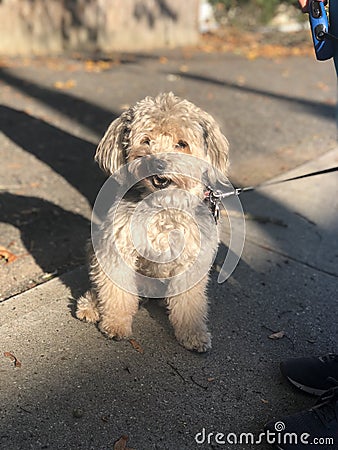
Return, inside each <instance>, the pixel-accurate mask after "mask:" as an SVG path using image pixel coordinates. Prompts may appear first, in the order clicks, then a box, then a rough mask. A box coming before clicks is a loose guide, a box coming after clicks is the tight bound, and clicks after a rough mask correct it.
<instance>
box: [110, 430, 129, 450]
mask: <svg viewBox="0 0 338 450" xmlns="http://www.w3.org/2000/svg"><path fill="white" fill-rule="evenodd" d="M128 439H129V438H128V436H126V435H125V434H124V435H123V436H121V437H120V439H119V440H118V441H116V442H115V444H114V448H113V450H133V449H132V448H129V447H127V441H128Z"/></svg>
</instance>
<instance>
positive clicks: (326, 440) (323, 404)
mask: <svg viewBox="0 0 338 450" xmlns="http://www.w3.org/2000/svg"><path fill="white" fill-rule="evenodd" d="M265 431H266V441H267V443H269V444H272V445H274V446H275V448H278V449H279V450H309V449H311V450H338V387H336V388H334V389H331V390H330V391H327V392H326V393H325V394H324V395H323V396H321V397H320V399H319V400H318V402H317V404H316V405H315V406H314V407H313V408H311V409H309V410H307V411H302V412H300V413H296V414H293V415H291V416H286V417H284V418H282V419H281V420H278V421H272V422H269V423H268V424H267V425H266V426H265Z"/></svg>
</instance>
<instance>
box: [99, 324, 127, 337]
mask: <svg viewBox="0 0 338 450" xmlns="http://www.w3.org/2000/svg"><path fill="white" fill-rule="evenodd" d="M99 329H100V331H102V333H103V334H105V335H106V336H107V337H109V338H114V339H116V340H121V339H125V338H127V337H129V336H130V335H131V333H132V331H131V320H125V321H117V320H113V321H112V320H107V319H102V320H101V322H100V323H99Z"/></svg>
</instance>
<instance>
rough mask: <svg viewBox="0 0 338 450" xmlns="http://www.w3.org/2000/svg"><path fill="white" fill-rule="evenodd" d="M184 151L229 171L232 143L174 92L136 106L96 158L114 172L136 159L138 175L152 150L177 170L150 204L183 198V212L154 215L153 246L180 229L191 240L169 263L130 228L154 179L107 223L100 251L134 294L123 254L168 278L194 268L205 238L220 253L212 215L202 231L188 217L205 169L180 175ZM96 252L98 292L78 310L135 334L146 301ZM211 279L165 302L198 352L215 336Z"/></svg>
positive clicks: (118, 334) (162, 247)
mask: <svg viewBox="0 0 338 450" xmlns="http://www.w3.org/2000/svg"><path fill="white" fill-rule="evenodd" d="M177 152H178V153H186V154H189V155H192V156H196V157H198V158H200V159H202V160H205V161H207V162H209V163H210V164H211V165H212V166H213V167H216V168H217V169H218V170H219V171H221V172H222V173H223V174H224V175H226V171H227V165H228V142H227V140H226V138H225V137H224V135H223V134H222V133H221V131H220V128H219V126H218V125H217V123H216V122H215V121H214V119H213V118H212V117H211V116H210V115H209V114H208V113H206V112H205V111H202V110H201V109H200V108H198V107H197V106H195V105H193V104H192V103H191V102H189V101H187V100H184V99H180V98H178V97H176V96H175V95H174V94H173V93H164V94H160V95H158V96H157V97H155V98H151V97H146V98H145V99H144V100H142V101H140V102H138V103H136V105H135V106H133V107H131V108H130V109H129V110H128V111H125V112H124V113H122V114H121V116H120V117H119V118H117V119H116V120H114V121H113V122H112V123H111V124H110V126H109V127H108V129H107V131H106V133H105V135H104V136H103V138H102V140H101V142H100V143H99V145H98V147H97V151H96V154H95V160H96V161H97V162H98V164H99V166H100V167H101V169H102V170H103V171H105V172H106V173H107V174H108V175H111V174H114V172H116V171H117V170H118V169H120V167H121V166H122V165H124V164H126V163H131V167H132V170H135V172H136V171H137V170H139V165H138V164H139V161H140V158H141V157H144V156H149V155H152V156H153V155H160V156H161V161H163V163H164V164H165V166H164V167H165V168H166V170H168V167H170V175H169V178H170V181H171V185H170V187H169V188H168V189H163V190H161V192H159V195H158V196H157V197H156V202H157V203H156V202H154V204H152V203H151V202H150V205H149V207H150V208H153V209H154V210H156V209H158V207H159V206H161V205H163V204H170V205H171V206H172V205H175V202H176V204H177V209H172V208H171V209H166V208H163V209H162V210H161V211H160V212H159V213H158V214H156V215H155V216H154V219H153V220H152V222H151V226H150V227H149V228H148V229H147V230H146V235H147V239H148V240H149V241H150V243H151V246H150V247H151V248H152V249H153V250H152V251H155V252H166V251H168V250H170V244H169V234H170V232H173V231H175V230H180V231H181V232H182V234H183V235H184V239H185V242H186V245H185V246H184V249H183V251H182V252H181V253H180V254H179V256H178V257H177V258H174V259H173V260H171V261H169V262H165V263H163V264H159V263H158V262H154V261H153V260H152V258H151V254H150V253H149V252H150V250H149V245H148V246H147V245H144V249H143V250H144V253H142V255H143V256H142V257H141V256H140V253H139V251H138V250H139V249H136V248H135V245H134V244H135V243H134V242H133V240H132V238H131V235H130V232H129V230H130V223H131V219H132V217H133V216H134V219H135V215H136V219H137V221H138V223H142V221H145V217H142V214H143V213H142V210H138V209H137V205H138V202H139V201H140V199H141V198H144V195H143V197H142V194H140V192H144V193H149V192H153V191H155V190H156V188H155V187H154V186H153V185H152V184H151V183H150V182H149V180H147V179H145V180H143V181H142V183H141V184H142V186H141V188H142V189H143V191H142V189H138V190H137V189H136V190H135V192H134V191H133V192H131V193H129V194H128V196H127V198H124V199H123V200H122V201H121V202H120V204H119V206H118V208H117V209H116V208H111V210H110V211H109V212H108V215H107V218H106V220H105V221H104V224H103V226H102V240H101V242H100V246H99V248H98V249H96V251H97V252H99V253H100V255H99V256H100V258H99V259H100V260H101V258H103V260H104V261H107V262H108V261H109V264H110V266H111V267H113V270H115V271H116V273H119V278H120V279H121V280H122V281H123V284H124V283H125V284H124V285H125V286H128V287H133V289H130V291H131V292H137V286H135V284H136V281H135V279H134V278H133V276H132V275H131V274H130V272H128V271H124V270H123V268H121V267H122V266H121V256H122V257H123V260H124V261H125V262H126V263H127V264H128V266H129V267H131V268H132V269H134V270H135V271H137V272H139V273H142V274H144V275H146V276H149V277H153V278H156V277H157V278H168V277H173V276H175V275H177V274H179V273H182V271H184V270H186V269H187V267H188V268H189V265H192V264H193V262H194V261H195V260H196V258H197V257H198V256H199V255H201V254H202V258H203V257H204V253H203V251H202V252H200V247H201V244H200V239H201V240H202V247H203V242H208V244H207V245H208V246H210V245H211V246H213V247H215V250H216V248H217V242H210V239H209V236H208V226H207V224H208V221H209V220H210V217H204V216H203V214H202V216H201V215H199V222H200V225H201V229H196V226H194V224H193V223H192V222H193V221H191V220H189V219H188V218H187V215H186V214H185V211H188V212H189V214H190V215H194V214H197V211H199V206H200V203H201V202H202V201H203V197H204V189H203V183H202V182H201V178H202V170H201V167H199V166H198V164H194V166H192V167H189V168H188V170H189V173H192V174H193V176H194V178H191V177H187V176H182V175H179V174H176V173H174V172H175V170H173V169H175V164H176V163H175V160H173V158H172V155H173V153H174V154H175V153H177ZM178 173H181V172H179V171H178ZM183 173H186V172H183ZM166 176H167V174H166ZM176 188H179V189H180V190H181V191H180V192H182V190H183V191H187V192H189V193H193V194H194V196H193V199H195V200H191V199H189V200H187V199H186V198H185V197H184V195H183V196H182V195H177V192H178V190H177V189H176ZM140 196H141V197H140ZM185 202H186V203H185ZM147 213H148V214H149V211H148V212H147ZM199 213H200V212H199ZM138 215H139V217H138ZM209 216H210V215H209ZM113 221H114V227H113V226H112V224H113ZM140 245H141V246H142V245H143V243H142V242H141V243H140ZM116 249H117V250H118V251H117V252H116ZM147 252H148V254H147ZM199 252H200V253H199ZM147 255H148V257H147ZM97 256H98V255H97V253H95V252H94V251H93V250H91V251H90V278H91V281H92V289H91V290H90V291H88V292H87V294H86V295H85V296H84V297H81V298H80V299H79V300H78V301H77V312H76V315H77V317H78V318H79V319H81V320H85V321H87V322H98V325H99V328H100V330H101V331H102V332H103V333H105V334H106V335H107V336H108V337H114V338H116V339H122V338H125V337H128V336H130V334H131V332H132V320H133V316H134V315H135V314H136V312H137V309H138V303H139V298H138V296H136V295H134V294H132V293H130V292H127V291H126V290H123V289H121V288H120V287H119V286H118V285H117V284H115V283H113V282H112V281H111V279H110V278H109V277H108V276H107V274H106V273H105V271H104V270H103V268H102V267H101V266H100V264H99V262H98V259H97ZM148 258H149V259H148ZM207 281H208V276H205V277H204V278H203V279H202V280H200V281H198V283H195V284H192V285H193V286H194V287H192V288H191V289H189V290H188V291H186V292H184V293H182V294H179V295H174V296H171V297H170V296H169V297H168V298H167V299H166V303H167V308H168V312H169V319H170V322H171V324H172V326H173V327H174V331H175V335H176V337H177V340H178V341H179V342H180V343H181V344H182V345H183V346H184V347H186V348H187V349H190V350H196V351H198V352H204V351H206V350H207V349H209V348H210V347H211V336H210V333H209V332H208V329H207V325H206V322H207V312H208V300H207V297H206V293H205V291H206V285H207Z"/></svg>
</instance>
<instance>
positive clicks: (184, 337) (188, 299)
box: [167, 277, 211, 352]
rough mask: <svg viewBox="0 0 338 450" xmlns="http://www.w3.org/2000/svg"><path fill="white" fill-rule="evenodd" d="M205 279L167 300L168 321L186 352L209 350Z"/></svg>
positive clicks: (209, 336) (209, 339)
mask: <svg viewBox="0 0 338 450" xmlns="http://www.w3.org/2000/svg"><path fill="white" fill-rule="evenodd" d="M206 283H207V277H205V278H204V279H203V280H202V281H200V282H199V283H198V284H197V285H196V286H194V287H193V288H191V289H190V290H189V291H186V292H184V293H183V294H179V295H176V296H175V297H170V298H168V299H167V307H168V310H169V320H170V322H171V324H172V326H173V327H174V331H175V336H176V339H177V340H178V341H179V343H180V344H182V345H183V346H184V347H185V348H187V349H188V350H195V351H197V352H205V351H207V350H208V349H209V348H211V335H210V333H209V332H208V329H207V324H206V321H207V314H208V301H207V297H206V294H205V286H206Z"/></svg>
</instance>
